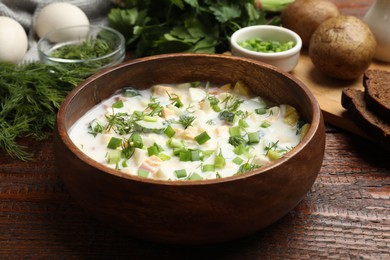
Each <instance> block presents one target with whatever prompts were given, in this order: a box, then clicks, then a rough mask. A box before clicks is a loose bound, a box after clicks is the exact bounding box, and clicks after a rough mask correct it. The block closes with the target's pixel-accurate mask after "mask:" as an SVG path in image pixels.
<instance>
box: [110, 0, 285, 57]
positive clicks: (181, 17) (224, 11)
mask: <svg viewBox="0 0 390 260" xmlns="http://www.w3.org/2000/svg"><path fill="white" fill-rule="evenodd" d="M117 2H119V3H120V5H119V4H118V5H117V8H113V9H111V11H110V13H109V15H108V21H109V25H110V26H111V27H113V28H115V29H117V30H118V31H120V32H121V33H122V34H123V35H124V37H125V39H126V43H127V48H128V49H134V50H135V56H136V57H140V56H148V55H154V54H160V53H172V52H194V53H215V52H217V53H222V52H225V51H227V50H229V39H230V36H231V35H232V34H233V32H234V31H236V30H237V29H239V28H242V27H246V26H250V25H258V24H272V23H273V24H277V23H278V21H277V19H275V18H273V19H272V20H270V21H267V19H266V18H265V15H266V13H265V12H263V11H260V12H259V11H258V10H256V8H255V5H254V1H253V0H242V1H232V0H219V1H177V0H161V1H158V4H157V2H156V1H117Z"/></svg>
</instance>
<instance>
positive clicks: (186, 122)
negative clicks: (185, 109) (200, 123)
mask: <svg viewBox="0 0 390 260" xmlns="http://www.w3.org/2000/svg"><path fill="white" fill-rule="evenodd" d="M194 120H195V117H194V116H190V115H181V116H180V118H179V123H180V124H181V125H182V126H183V127H184V129H187V128H188V127H189V126H191V125H192V122H194Z"/></svg>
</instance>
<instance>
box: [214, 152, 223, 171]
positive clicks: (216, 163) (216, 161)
mask: <svg viewBox="0 0 390 260" xmlns="http://www.w3.org/2000/svg"><path fill="white" fill-rule="evenodd" d="M225 165H226V160H225V158H224V157H223V155H222V151H220V152H219V154H218V155H217V156H215V158H214V166H215V168H217V169H222V168H223V167H225Z"/></svg>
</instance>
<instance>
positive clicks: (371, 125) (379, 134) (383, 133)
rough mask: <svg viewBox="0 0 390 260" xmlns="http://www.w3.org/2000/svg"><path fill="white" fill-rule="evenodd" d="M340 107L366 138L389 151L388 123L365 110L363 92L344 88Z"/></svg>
mask: <svg viewBox="0 0 390 260" xmlns="http://www.w3.org/2000/svg"><path fill="white" fill-rule="evenodd" d="M341 105H342V106H343V107H344V108H345V109H347V111H348V114H349V115H350V117H351V119H352V120H353V121H354V122H355V123H356V125H358V126H359V127H360V128H361V129H362V130H363V131H364V132H365V133H366V134H367V135H368V136H370V137H371V138H372V139H373V140H375V141H377V142H378V143H379V144H381V145H382V146H383V147H384V148H385V149H387V150H388V151H390V123H389V122H385V121H383V120H382V119H381V118H380V117H379V116H378V115H377V114H375V113H374V112H372V111H370V110H368V109H367V106H366V102H365V98H364V92H363V91H360V90H357V89H354V88H344V89H343V91H342V94H341Z"/></svg>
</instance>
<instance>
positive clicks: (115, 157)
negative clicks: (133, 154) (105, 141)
mask: <svg viewBox="0 0 390 260" xmlns="http://www.w3.org/2000/svg"><path fill="white" fill-rule="evenodd" d="M120 159H121V151H119V150H112V151H109V153H108V154H107V163H108V164H116V163H118V162H119V161H120Z"/></svg>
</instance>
